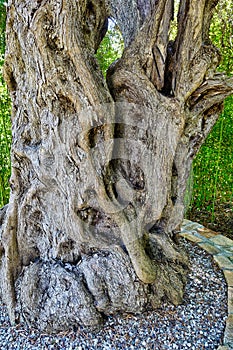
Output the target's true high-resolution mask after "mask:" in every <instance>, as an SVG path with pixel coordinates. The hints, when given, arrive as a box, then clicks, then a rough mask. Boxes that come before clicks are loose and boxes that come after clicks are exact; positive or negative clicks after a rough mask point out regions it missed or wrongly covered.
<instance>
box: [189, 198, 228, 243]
mask: <svg viewBox="0 0 233 350" xmlns="http://www.w3.org/2000/svg"><path fill="white" fill-rule="evenodd" d="M207 208H208V203H207V204H206V209H205V208H202V209H196V208H192V211H190V212H189V213H188V214H187V219H189V220H192V221H195V222H198V223H200V224H202V225H203V226H205V227H207V228H209V229H211V230H213V231H215V232H219V233H220V234H222V235H224V236H226V237H228V238H230V239H232V240H233V203H232V202H228V203H221V202H220V201H216V203H215V209H214V217H213V218H212V213H211V211H210V210H208V209H207Z"/></svg>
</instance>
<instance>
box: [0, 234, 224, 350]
mask: <svg viewBox="0 0 233 350" xmlns="http://www.w3.org/2000/svg"><path fill="white" fill-rule="evenodd" d="M183 244H184V245H185V247H186V249H187V250H188V252H189V256H190V263H191V264H190V265H191V271H190V274H189V280H188V284H187V287H186V292H185V298H184V302H183V304H182V305H180V306H178V307H174V306H172V305H167V304H166V305H164V306H163V307H162V308H161V309H158V310H156V311H153V312H147V313H144V314H143V315H117V316H115V317H109V318H108V319H107V320H106V325H105V328H104V330H101V331H99V332H98V333H87V332H85V331H84V330H83V329H81V328H80V329H76V330H75V331H72V332H69V333H59V334H57V335H53V336H51V335H46V334H40V333H39V332H38V331H37V330H35V329H30V330H29V329H25V328H24V327H23V326H21V325H18V326H17V327H10V324H9V321H8V317H7V315H6V309H5V307H4V306H3V305H2V303H0V349H2V350H3V349H4V350H5V349H6V350H10V349H17V350H26V349H31V350H32V349H33V350H44V349H76V350H83V349H88V350H91V349H99V350H102V349H106V350H110V349H116V350H117V349H141V350H144V349H154V350H160V349H161V350H165V349H168V350H169V349H182V350H187V349H193V350H199V349H208V350H210V349H217V347H218V345H220V344H221V340H222V337H223V332H224V326H225V320H226V317H227V291H226V290H227V289H226V283H225V280H224V277H223V273H222V271H221V270H219V269H218V267H217V266H216V265H215V264H214V263H213V262H212V259H211V257H210V255H208V254H207V253H206V252H205V251H203V250H201V249H199V248H198V247H196V246H193V245H192V244H191V243H189V242H187V241H185V242H183Z"/></svg>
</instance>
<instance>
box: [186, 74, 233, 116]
mask: <svg viewBox="0 0 233 350" xmlns="http://www.w3.org/2000/svg"><path fill="white" fill-rule="evenodd" d="M232 93H233V77H231V78H226V76H225V75H224V74H221V73H217V74H215V76H214V77H213V78H210V79H207V80H205V81H204V83H203V84H202V85H201V86H200V87H199V88H198V89H197V90H196V91H195V92H194V93H193V94H192V95H191V96H190V99H189V101H188V104H189V106H190V109H191V111H192V113H193V114H195V115H196V114H198V115H200V114H202V113H204V112H205V111H207V110H208V109H209V108H211V106H213V105H216V104H219V103H221V102H222V101H223V100H224V99H225V98H226V97H227V96H229V95H231V94H232Z"/></svg>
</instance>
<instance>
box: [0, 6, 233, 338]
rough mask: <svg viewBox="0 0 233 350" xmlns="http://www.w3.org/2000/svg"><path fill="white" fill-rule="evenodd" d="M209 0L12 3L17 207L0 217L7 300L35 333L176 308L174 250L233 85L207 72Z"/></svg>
mask: <svg viewBox="0 0 233 350" xmlns="http://www.w3.org/2000/svg"><path fill="white" fill-rule="evenodd" d="M215 4H216V1H213V0H194V1H192V2H190V1H185V0H183V1H181V3H180V10H179V20H178V34H177V38H176V40H175V42H169V35H168V33H169V27H170V21H171V19H172V17H173V1H172V0H167V1H149V0H148V1H147V0H144V1H141V0H140V1H139V0H138V1H135V0H134V1H124V0H109V1H98V2H92V1H75V0H66V1H64V0H63V1H62V0H59V1H57V0H56V1H55V0H44V1H36V0H33V1H27V0H23V1H22V0H20V1H19V0H11V1H9V3H8V23H7V42H8V46H7V52H6V61H5V80H6V82H7V84H8V87H9V90H10V92H11V97H12V102H13V111H12V124H13V146H12V176H11V197H10V203H9V205H8V207H7V208H5V209H3V210H2V211H1V212H0V257H1V263H0V274H1V292H2V297H3V298H4V301H5V302H6V304H7V306H8V310H9V314H10V317H11V321H12V322H15V321H16V320H18V319H20V320H21V321H22V322H27V323H28V324H30V325H33V326H36V327H38V328H40V329H42V330H47V331H59V330H64V329H65V328H67V329H68V328H70V327H72V326H75V325H77V324H81V325H84V326H86V327H98V326H99V325H100V324H101V322H102V320H103V317H102V316H103V315H104V314H105V315H109V314H112V313H115V312H135V313H136V312H142V311H143V310H145V309H148V308H156V307H158V306H159V305H160V304H161V303H162V302H163V301H164V300H167V301H170V302H172V303H174V304H178V303H180V302H181V301H182V297H183V291H184V286H185V281H186V272H187V265H188V262H187V257H186V256H185V254H184V253H183V252H182V251H180V248H179V245H178V243H177V242H176V240H175V233H176V231H177V230H179V227H180V224H181V221H182V219H183V214H184V194H185V188H186V183H187V179H188V176H189V172H190V166H191V163H192V160H193V157H194V156H195V155H196V153H197V151H198V149H199V148H200V146H201V144H202V143H203V141H204V139H205V137H206V136H207V134H208V133H209V131H210V129H211V127H212V126H213V124H214V123H215V121H216V120H217V117H218V115H219V113H220V111H221V108H222V101H223V100H224V98H225V97H226V96H227V95H229V94H231V93H232V80H231V79H227V78H226V77H224V76H222V75H219V74H215V73H214V72H215V69H216V67H217V65H218V62H219V54H218V52H217V51H216V49H215V48H214V47H213V46H212V44H211V43H210V42H209V41H208V40H207V39H208V35H207V33H208V30H209V23H210V19H211V13H212V11H213V9H214V5H215ZM109 16H113V17H114V18H115V20H116V21H117V23H118V24H119V26H120V28H121V31H122V34H123V37H124V41H125V50H124V53H123V56H122V58H121V59H119V60H118V61H117V62H115V64H113V65H112V66H111V67H110V68H109V71H108V74H107V83H106V82H105V81H104V79H103V77H102V75H101V72H100V70H99V68H98V64H97V62H96V60H95V57H94V53H95V51H96V49H97V48H98V45H99V43H100V41H101V39H102V37H103V35H104V33H105V30H106V20H107V18H108V17H109Z"/></svg>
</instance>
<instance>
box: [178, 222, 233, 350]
mask: <svg viewBox="0 0 233 350" xmlns="http://www.w3.org/2000/svg"><path fill="white" fill-rule="evenodd" d="M179 235H180V236H181V237H184V238H186V239H188V240H189V241H191V242H194V243H196V244H198V245H199V247H200V248H202V249H204V250H205V251H207V252H208V253H209V254H211V255H212V256H213V258H214V261H215V262H216V263H217V264H218V266H219V267H220V269H222V271H223V273H224V276H225V279H226V283H227V290H228V317H227V320H226V327H225V331H224V338H223V345H221V346H219V347H218V349H217V350H230V349H233V240H231V239H229V238H227V237H225V236H223V235H221V234H219V233H218V232H214V231H212V230H209V229H207V228H205V227H204V226H203V225H200V224H198V223H195V222H192V221H189V220H184V221H183V224H182V227H181V232H180V233H179Z"/></svg>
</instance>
